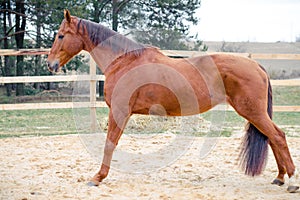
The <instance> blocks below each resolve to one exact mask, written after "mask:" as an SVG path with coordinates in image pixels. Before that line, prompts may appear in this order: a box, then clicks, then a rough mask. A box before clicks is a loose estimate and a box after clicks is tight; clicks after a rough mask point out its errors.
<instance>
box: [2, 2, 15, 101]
mask: <svg viewBox="0 0 300 200" xmlns="http://www.w3.org/2000/svg"><path fill="white" fill-rule="evenodd" d="M1 6H2V7H3V9H10V1H9V0H7V2H6V1H3V2H2V3H1ZM9 15H10V13H7V12H3V33H4V40H3V47H4V49H8V47H9V46H8V37H7V36H8V35H9V32H8V31H7V19H10V16H9ZM9 24H11V23H10V22H9ZM10 28H11V27H10ZM10 30H11V29H10ZM11 64H12V62H11V58H10V57H9V56H4V74H3V75H4V76H11V69H12V66H11ZM5 88H6V95H7V96H11V92H12V84H10V83H6V84H5Z"/></svg>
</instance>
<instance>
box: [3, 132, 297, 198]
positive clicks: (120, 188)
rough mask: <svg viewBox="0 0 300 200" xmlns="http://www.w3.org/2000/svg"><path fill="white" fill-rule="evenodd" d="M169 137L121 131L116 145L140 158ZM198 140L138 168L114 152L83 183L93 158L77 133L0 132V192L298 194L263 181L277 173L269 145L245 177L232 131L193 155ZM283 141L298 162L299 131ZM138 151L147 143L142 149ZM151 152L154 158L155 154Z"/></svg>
mask: <svg viewBox="0 0 300 200" xmlns="http://www.w3.org/2000/svg"><path fill="white" fill-rule="evenodd" d="M145 137H148V138H145ZM172 137H174V135H172V134H160V135H156V136H153V137H152V138H149V136H139V135H138V136H134V137H130V136H125V135H124V137H122V138H121V141H120V147H119V151H120V149H121V151H122V152H131V153H129V155H133V152H135V151H138V152H139V153H138V154H139V155H141V156H140V157H137V158H139V159H141V161H145V163H147V162H148V160H143V158H144V157H145V158H147V155H149V154H151V153H149V152H151V151H153V152H154V154H155V155H159V153H160V152H161V151H160V150H158V151H156V152H155V149H156V150H157V149H159V148H161V146H163V145H166V142H164V141H167V140H172ZM205 141H207V138H203V137H202V138H195V139H194V140H193V143H189V145H186V146H187V147H188V148H186V150H185V151H183V155H181V156H178V157H177V159H174V160H173V161H170V162H169V161H168V162H169V163H171V164H168V163H165V164H164V162H165V161H164V158H163V156H162V157H161V163H163V164H162V165H161V166H159V167H158V168H157V169H156V170H153V169H151V170H148V172H146V171H147V170H146V169H150V168H147V166H146V165H145V166H146V167H145V170H144V171H143V170H141V169H142V168H139V169H137V170H140V171H139V173H132V172H131V171H130V170H129V171H126V169H127V168H126V166H124V165H127V164H126V162H119V163H118V159H119V158H114V159H113V162H116V163H117V165H116V167H114V168H113V169H112V170H111V172H110V174H109V176H108V178H107V179H105V181H104V182H102V183H101V184H100V186H98V187H89V186H87V182H88V180H89V179H90V177H91V176H93V175H94V173H95V172H96V171H97V170H98V168H99V163H98V160H97V159H95V158H94V156H93V155H91V153H89V152H90V151H91V148H88V149H87V148H86V147H85V145H83V143H82V139H81V138H80V137H79V136H78V135H66V136H51V137H27V138H7V139H1V140H0V155H1V159H0V199H5V200H6V199H20V200H21V199H22V200H26V199H205V200H208V199H222V200H223V199H230V200H233V199H239V200H240V199H247V200H248V199H255V200H257V199H273V200H275V199H293V200H294V199H300V193H295V194H289V193H287V192H286V188H287V186H286V185H284V186H282V187H279V186H274V185H271V184H270V182H271V181H272V180H273V178H274V177H275V176H276V173H277V169H276V164H275V161H274V158H273V154H272V153H271V152H270V153H269V160H268V164H267V167H266V170H265V171H264V173H263V174H262V175H260V176H258V177H255V178H251V177H247V176H245V175H244V174H243V172H241V170H240V169H239V167H238V164H237V163H238V162H237V158H238V153H239V150H238V148H239V144H240V138H239V137H231V138H214V141H215V144H216V145H215V147H214V148H213V150H212V151H211V152H210V153H209V154H208V155H207V156H205V157H201V156H199V152H200V151H201V149H202V148H203V144H204V142H205ZM288 142H289V145H290V149H291V152H292V154H293V158H294V160H295V163H296V164H297V166H299V161H300V145H299V144H300V138H288ZM141 146H142V147H143V148H141ZM167 146H168V145H167ZM169 146H170V148H171V149H172V148H173V146H172V145H169ZM143 151H148V152H147V153H145V154H147V155H145V156H144V157H143ZM153 152H152V153H153ZM154 154H153V155H154ZM120 155H122V154H120ZM99 156H100V155H99ZM120 159H121V158H120ZM135 159H136V158H135ZM153 159H154V160H153V162H156V163H157V164H159V162H160V161H159V158H157V157H155V158H153ZM126 160H130V159H129V158H128V157H127V158H126ZM131 165H132V166H133V165H134V163H132V162H131ZM138 166H139V167H142V165H140V164H138Z"/></svg>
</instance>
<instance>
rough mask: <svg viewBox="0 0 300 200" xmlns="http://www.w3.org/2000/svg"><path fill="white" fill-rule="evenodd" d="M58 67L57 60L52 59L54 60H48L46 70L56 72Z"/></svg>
mask: <svg viewBox="0 0 300 200" xmlns="http://www.w3.org/2000/svg"><path fill="white" fill-rule="evenodd" d="M58 69H59V62H58V61H54V62H50V61H48V70H49V71H50V72H58Z"/></svg>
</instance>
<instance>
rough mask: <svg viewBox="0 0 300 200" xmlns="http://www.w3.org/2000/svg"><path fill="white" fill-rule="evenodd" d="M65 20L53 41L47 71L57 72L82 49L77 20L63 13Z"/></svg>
mask: <svg viewBox="0 0 300 200" xmlns="http://www.w3.org/2000/svg"><path fill="white" fill-rule="evenodd" d="M64 15H65V19H64V20H63V21H62V23H61V25H60V28H59V30H58V33H57V35H56V38H55V41H54V43H53V45H52V48H51V51H50V54H49V56H48V69H49V70H50V71H51V72H58V71H59V69H60V68H61V66H63V65H64V64H66V63H67V62H68V61H69V60H70V59H71V58H72V57H73V56H75V55H76V54H78V53H79V52H80V51H81V50H82V49H83V46H84V45H83V41H82V38H81V36H80V35H79V34H78V31H77V23H78V19H77V18H76V17H73V16H71V15H70V12H69V11H68V10H65V11H64Z"/></svg>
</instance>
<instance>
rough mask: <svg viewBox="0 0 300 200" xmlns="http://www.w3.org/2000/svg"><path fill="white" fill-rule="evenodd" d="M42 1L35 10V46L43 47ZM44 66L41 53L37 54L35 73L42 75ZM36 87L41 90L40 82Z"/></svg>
mask: <svg viewBox="0 0 300 200" xmlns="http://www.w3.org/2000/svg"><path fill="white" fill-rule="evenodd" d="M41 7H42V5H41V1H37V3H36V6H35V10H36V19H37V20H36V46H35V48H41V46H42V38H41V29H42V13H41V10H42V9H41ZM41 66H42V58H41V56H40V55H37V56H35V69H34V75H35V76H40V68H41ZM34 88H35V89H37V90H39V89H40V83H34Z"/></svg>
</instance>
